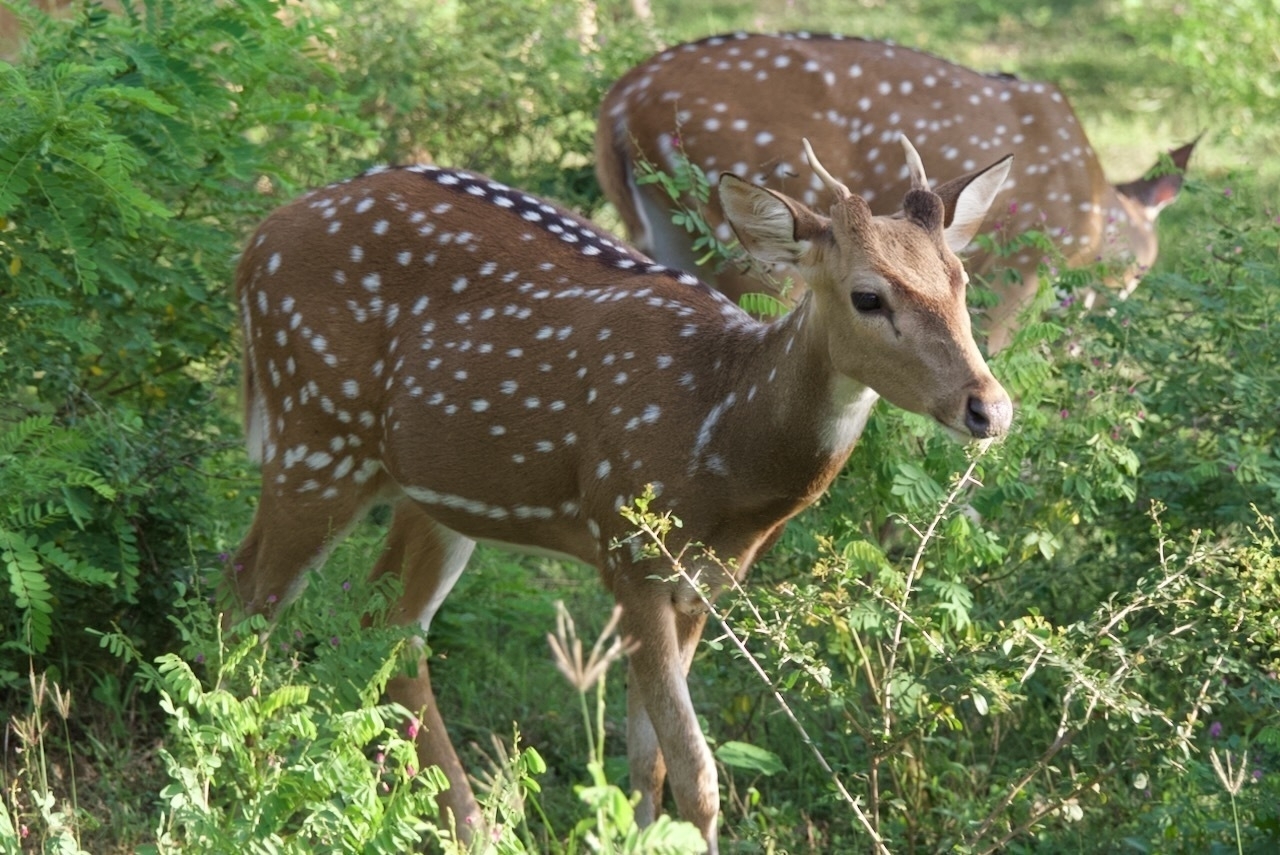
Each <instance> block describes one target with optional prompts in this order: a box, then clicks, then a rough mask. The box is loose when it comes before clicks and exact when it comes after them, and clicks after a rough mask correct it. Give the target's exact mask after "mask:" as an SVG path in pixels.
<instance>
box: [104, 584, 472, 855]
mask: <svg viewBox="0 0 1280 855" xmlns="http://www.w3.org/2000/svg"><path fill="white" fill-rule="evenodd" d="M347 587H349V586H347ZM337 588H338V586H337V585H333V584H331V585H326V586H321V587H320V589H319V590H317V591H316V592H312V593H310V594H309V595H308V596H306V597H304V600H303V605H304V607H305V606H307V605H309V606H310V607H311V608H310V609H308V610H307V611H300V612H299V614H298V616H299V617H300V618H306V620H303V621H302V622H294V621H286V622H283V623H281V624H280V625H277V626H275V627H271V628H269V629H268V630H267V631H265V632H264V631H263V629H264V626H263V623H262V621H261V620H260V619H254V620H252V621H249V622H246V623H245V624H243V625H241V626H239V627H237V628H236V630H235V632H236V636H237V637H238V640H236V638H235V637H233V638H224V637H223V636H222V634H221V632H219V631H218V626H219V623H218V616H217V615H215V614H213V612H212V610H211V608H210V606H209V602H208V599H207V598H204V597H203V596H200V595H199V592H198V591H192V592H191V593H190V594H186V593H185V592H181V591H180V597H179V599H178V601H177V603H176V613H175V614H174V615H173V616H172V619H173V620H174V621H175V623H176V624H177V627H178V629H179V631H180V634H181V635H182V636H183V637H184V638H185V639H187V644H186V649H185V651H184V653H183V654H182V655H178V654H175V653H166V654H164V655H161V656H159V657H157V658H156V659H155V660H154V662H150V661H147V660H145V659H144V658H143V657H142V656H141V655H140V654H139V652H138V651H137V649H136V648H135V647H134V646H133V644H132V642H131V641H130V640H129V638H128V637H127V636H125V635H123V634H120V633H109V634H103V635H101V639H100V640H101V644H102V645H103V646H104V647H105V648H107V649H109V650H111V652H112V653H113V654H115V655H118V656H122V657H124V658H126V659H128V660H130V662H131V664H132V665H133V666H134V667H136V668H137V669H138V671H139V673H140V674H141V676H142V677H143V679H144V680H145V681H147V683H149V684H150V687H151V690H152V691H154V692H155V693H156V694H157V695H158V696H159V705H160V709H161V710H162V711H163V712H164V713H165V715H166V716H167V718H168V722H169V734H168V738H167V739H166V741H165V747H164V748H162V749H161V751H160V756H161V759H162V760H163V762H164V766H165V769H166V771H167V772H168V774H169V778H170V783H169V784H168V785H167V786H165V787H164V788H163V789H162V790H161V791H160V793H159V795H160V799H161V802H162V806H163V807H162V817H161V820H160V823H159V831H158V835H157V839H156V843H155V845H154V846H149V847H146V849H145V851H151V852H228V851H233V850H235V849H240V848H249V849H252V850H255V851H264V852H315V851H319V850H323V851H326V852H339V851H340V852H402V851H404V850H405V849H406V848H410V847H413V846H415V845H417V844H420V843H421V842H422V841H424V840H425V839H427V838H428V837H435V836H436V835H437V832H436V831H435V829H434V828H433V827H432V826H431V825H430V824H429V823H428V822H427V820H428V819H429V818H430V817H433V816H435V814H436V807H435V795H436V794H437V793H438V792H440V791H441V790H442V789H444V788H445V787H447V786H448V782H447V780H446V779H445V777H444V775H443V773H441V772H440V771H439V770H438V769H435V768H431V769H425V770H417V769H415V765H416V763H417V755H416V752H415V748H414V744H413V741H412V739H411V738H409V737H408V736H407V735H406V728H405V727H403V726H402V725H404V724H406V723H408V722H410V721H411V720H412V716H411V715H410V713H409V712H408V711H406V710H404V709H402V708H399V707H393V706H386V705H379V704H378V698H379V697H380V696H381V695H382V693H383V691H384V690H385V688H386V683H387V680H388V679H389V678H390V677H391V676H392V675H393V674H394V673H396V672H397V671H398V670H400V669H401V668H402V667H403V663H402V662H401V660H402V658H403V655H404V654H405V653H406V652H408V651H410V650H412V649H413V648H412V646H411V645H409V644H408V641H407V639H406V638H404V634H405V633H404V632H396V631H392V630H385V629H384V630H369V631H366V632H363V633H361V632H359V631H358V626H359V621H360V610H359V606H360V605H362V604H364V603H368V602H372V603H374V604H375V605H376V604H377V603H383V604H385V602H386V600H387V595H386V592H385V591H382V590H372V591H371V590H368V589H357V591H356V592H355V593H351V592H349V591H342V590H337ZM321 597H323V598H324V599H325V600H326V601H328V602H331V603H332V602H337V603H338V604H339V605H340V606H341V608H340V609H337V610H335V611H336V612H337V614H336V615H335V618H334V619H332V620H329V621H325V622H317V621H316V620H315V618H314V615H315V614H316V613H323V610H322V609H320V608H319V603H318V602H317V600H318V599H319V598H321ZM357 597H358V599H357ZM318 624H319V626H317V625H318ZM317 628H318V629H319V632H320V633H321V635H316V634H314V633H315V632H316V630H317ZM352 629H356V630H357V631H355V632H352V633H350V634H347V632H344V630H352ZM286 639H287V640H286ZM414 727H416V724H415V725H414Z"/></svg>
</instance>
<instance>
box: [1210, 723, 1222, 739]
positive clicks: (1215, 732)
mask: <svg viewBox="0 0 1280 855" xmlns="http://www.w3.org/2000/svg"><path fill="white" fill-rule="evenodd" d="M1220 736H1222V722H1220V721H1215V722H1213V723H1212V724H1210V725H1209V738H1210V739H1217V738H1218V737H1220Z"/></svg>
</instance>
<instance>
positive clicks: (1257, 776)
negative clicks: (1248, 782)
mask: <svg viewBox="0 0 1280 855" xmlns="http://www.w3.org/2000/svg"><path fill="white" fill-rule="evenodd" d="M1261 780H1262V770H1261V769H1254V770H1253V782H1254V783H1255V784H1256V783H1257V782H1258V781H1261Z"/></svg>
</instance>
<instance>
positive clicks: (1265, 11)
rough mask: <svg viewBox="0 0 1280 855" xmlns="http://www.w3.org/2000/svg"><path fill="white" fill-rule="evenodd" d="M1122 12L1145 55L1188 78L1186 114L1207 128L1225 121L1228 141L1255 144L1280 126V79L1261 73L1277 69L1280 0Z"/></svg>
mask: <svg viewBox="0 0 1280 855" xmlns="http://www.w3.org/2000/svg"><path fill="white" fill-rule="evenodd" d="M1123 9H1124V18H1125V20H1126V22H1127V23H1128V24H1129V25H1130V26H1131V27H1132V28H1133V29H1134V30H1136V31H1140V32H1143V33H1144V34H1145V36H1146V38H1145V40H1144V44H1145V47H1144V49H1145V51H1147V52H1149V53H1151V54H1153V55H1154V56H1155V57H1156V58H1158V59H1159V61H1161V62H1162V63H1167V64H1169V65H1170V66H1172V67H1175V68H1179V69H1181V70H1183V71H1184V72H1185V76H1184V79H1185V81H1186V83H1187V84H1188V85H1189V91H1187V92H1186V93H1185V95H1187V96H1189V97H1188V100H1187V105H1186V106H1187V107H1188V108H1190V109H1196V110H1197V111H1198V112H1199V114H1200V115H1199V118H1200V120H1201V121H1202V122H1210V121H1213V120H1215V119H1217V120H1222V119H1225V120H1226V121H1227V122H1228V126H1227V130H1228V131H1229V132H1230V133H1232V134H1234V135H1237V136H1253V135H1255V134H1256V133H1257V131H1258V130H1260V129H1261V128H1264V127H1266V126H1268V125H1269V124H1271V123H1274V122H1275V121H1276V120H1277V119H1280V108H1278V107H1277V106H1276V105H1277V103H1280V78H1278V77H1277V76H1276V75H1275V74H1274V73H1267V72H1265V71H1263V69H1271V70H1272V71H1274V69H1275V67H1276V53H1275V46H1276V44H1277V43H1280V4H1277V3H1276V0H1189V2H1185V3H1184V2H1177V3H1174V2H1170V0H1162V2H1156V3H1151V2H1138V0H1126V2H1125V3H1124V4H1123ZM1262 133H1263V134H1264V135H1268V134H1267V132H1266V131H1262ZM1270 144H1271V146H1272V151H1275V148H1274V146H1275V140H1274V139H1272V140H1271V141H1270Z"/></svg>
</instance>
